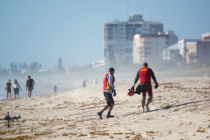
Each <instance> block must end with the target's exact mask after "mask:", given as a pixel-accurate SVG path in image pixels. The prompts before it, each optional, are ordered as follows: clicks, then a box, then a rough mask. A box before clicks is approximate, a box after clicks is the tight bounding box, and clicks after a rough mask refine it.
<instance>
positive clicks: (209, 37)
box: [202, 32, 210, 41]
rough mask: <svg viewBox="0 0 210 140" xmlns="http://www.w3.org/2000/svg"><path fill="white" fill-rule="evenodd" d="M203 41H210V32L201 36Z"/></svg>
mask: <svg viewBox="0 0 210 140" xmlns="http://www.w3.org/2000/svg"><path fill="white" fill-rule="evenodd" d="M202 40H203V41H210V32H208V33H204V34H202Z"/></svg>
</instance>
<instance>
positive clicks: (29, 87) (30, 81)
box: [26, 76, 35, 98]
mask: <svg viewBox="0 0 210 140" xmlns="http://www.w3.org/2000/svg"><path fill="white" fill-rule="evenodd" d="M34 84H35V82H34V80H33V79H31V76H28V80H27V81H26V90H28V98H31V94H32V90H33V89H34Z"/></svg>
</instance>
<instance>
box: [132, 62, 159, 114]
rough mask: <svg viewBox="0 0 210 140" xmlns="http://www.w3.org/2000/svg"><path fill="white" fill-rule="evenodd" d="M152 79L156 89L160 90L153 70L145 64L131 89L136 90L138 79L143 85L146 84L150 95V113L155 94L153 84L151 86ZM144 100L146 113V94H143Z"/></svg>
mask: <svg viewBox="0 0 210 140" xmlns="http://www.w3.org/2000/svg"><path fill="white" fill-rule="evenodd" d="M151 78H152V79H153V81H154V82H155V88H158V83H157V81H156V78H155V74H154V73H153V71H152V69H150V68H148V64H147V63H143V67H142V68H141V69H140V70H139V71H138V72H137V74H136V78H135V80H134V84H133V86H132V88H131V89H134V86H135V84H136V83H137V81H138V79H140V83H141V85H142V84H143V83H144V82H146V88H147V89H146V91H147V93H148V95H149V98H148V100H147V104H146V108H147V111H149V104H150V103H151V102H152V98H153V93H152V84H151ZM142 96H143V99H142V112H145V110H144V106H145V100H146V93H142Z"/></svg>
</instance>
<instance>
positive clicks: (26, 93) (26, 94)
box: [0, 88, 53, 100]
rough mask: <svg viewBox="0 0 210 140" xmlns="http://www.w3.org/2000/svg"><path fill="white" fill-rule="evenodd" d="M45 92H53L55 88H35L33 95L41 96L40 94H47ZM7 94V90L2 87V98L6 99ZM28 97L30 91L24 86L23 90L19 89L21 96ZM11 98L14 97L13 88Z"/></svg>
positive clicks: (0, 93)
mask: <svg viewBox="0 0 210 140" xmlns="http://www.w3.org/2000/svg"><path fill="white" fill-rule="evenodd" d="M45 94H53V90H52V91H50V90H44V89H34V90H32V97H34V96H39V95H45ZM6 96H7V93H6V90H4V89H0V100H2V99H6ZM26 97H28V91H27V90H26V89H25V88H23V89H22V91H21V90H19V98H26ZM11 98H14V92H13V90H12V93H11Z"/></svg>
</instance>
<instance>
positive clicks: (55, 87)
mask: <svg viewBox="0 0 210 140" xmlns="http://www.w3.org/2000/svg"><path fill="white" fill-rule="evenodd" d="M54 93H57V86H56V85H55V86H54Z"/></svg>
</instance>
